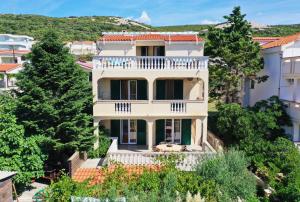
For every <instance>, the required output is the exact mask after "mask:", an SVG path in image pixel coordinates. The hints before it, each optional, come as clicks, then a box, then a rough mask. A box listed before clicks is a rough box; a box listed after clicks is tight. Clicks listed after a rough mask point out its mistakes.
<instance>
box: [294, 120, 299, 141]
mask: <svg viewBox="0 0 300 202" xmlns="http://www.w3.org/2000/svg"><path fill="white" fill-rule="evenodd" d="M299 125H300V123H299V122H293V141H296V142H298V141H300V137H299Z"/></svg>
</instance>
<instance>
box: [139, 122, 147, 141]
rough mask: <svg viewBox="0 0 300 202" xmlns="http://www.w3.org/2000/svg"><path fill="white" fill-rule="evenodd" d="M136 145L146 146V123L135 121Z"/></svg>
mask: <svg viewBox="0 0 300 202" xmlns="http://www.w3.org/2000/svg"><path fill="white" fill-rule="evenodd" d="M137 144H138V145H146V121H144V120H137Z"/></svg>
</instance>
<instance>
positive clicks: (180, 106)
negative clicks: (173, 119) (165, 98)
mask: <svg viewBox="0 0 300 202" xmlns="http://www.w3.org/2000/svg"><path fill="white" fill-rule="evenodd" d="M171 112H179V113H180V112H182V113H184V112H186V102H180V101H175V102H171Z"/></svg>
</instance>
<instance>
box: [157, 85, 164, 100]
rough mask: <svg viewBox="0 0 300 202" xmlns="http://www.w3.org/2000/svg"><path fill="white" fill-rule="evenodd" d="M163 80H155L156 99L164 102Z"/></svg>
mask: <svg viewBox="0 0 300 202" xmlns="http://www.w3.org/2000/svg"><path fill="white" fill-rule="evenodd" d="M165 83H166V81H165V80H156V99H157V100H164V99H165V94H166V92H165Z"/></svg>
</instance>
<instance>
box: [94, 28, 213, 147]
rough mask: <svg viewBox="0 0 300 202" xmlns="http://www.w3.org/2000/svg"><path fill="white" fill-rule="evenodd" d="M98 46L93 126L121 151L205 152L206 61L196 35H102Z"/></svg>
mask: <svg viewBox="0 0 300 202" xmlns="http://www.w3.org/2000/svg"><path fill="white" fill-rule="evenodd" d="M97 46H98V47H99V50H100V53H99V56H95V57H94V60H93V63H94V67H93V71H92V72H93V75H92V76H93V82H92V85H93V95H94V103H95V104H94V109H93V113H94V125H95V126H96V127H97V128H98V127H99V125H101V126H104V127H105V128H106V129H108V130H109V132H110V135H111V136H112V137H117V138H118V144H119V145H118V147H119V149H120V148H124V147H125V148H126V150H130V148H143V149H145V150H147V151H149V150H152V148H153V146H154V145H158V144H160V143H163V142H164V143H173V144H180V145H190V146H189V147H190V148H193V149H195V150H197V149H198V150H200V151H203V150H204V149H203V148H206V147H205V146H206V145H208V143H207V110H208V68H207V63H208V57H204V56H203V50H204V41H203V39H202V38H199V37H198V36H197V33H195V32H177V33H167V32H165V33H164V32H125V33H123V32H117V33H103V37H102V38H101V39H100V40H99V41H98V42H97ZM95 135H98V129H97V130H96V131H95ZM124 145H126V146H124ZM95 146H96V147H97V146H98V145H97V144H96V145H95Z"/></svg>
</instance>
